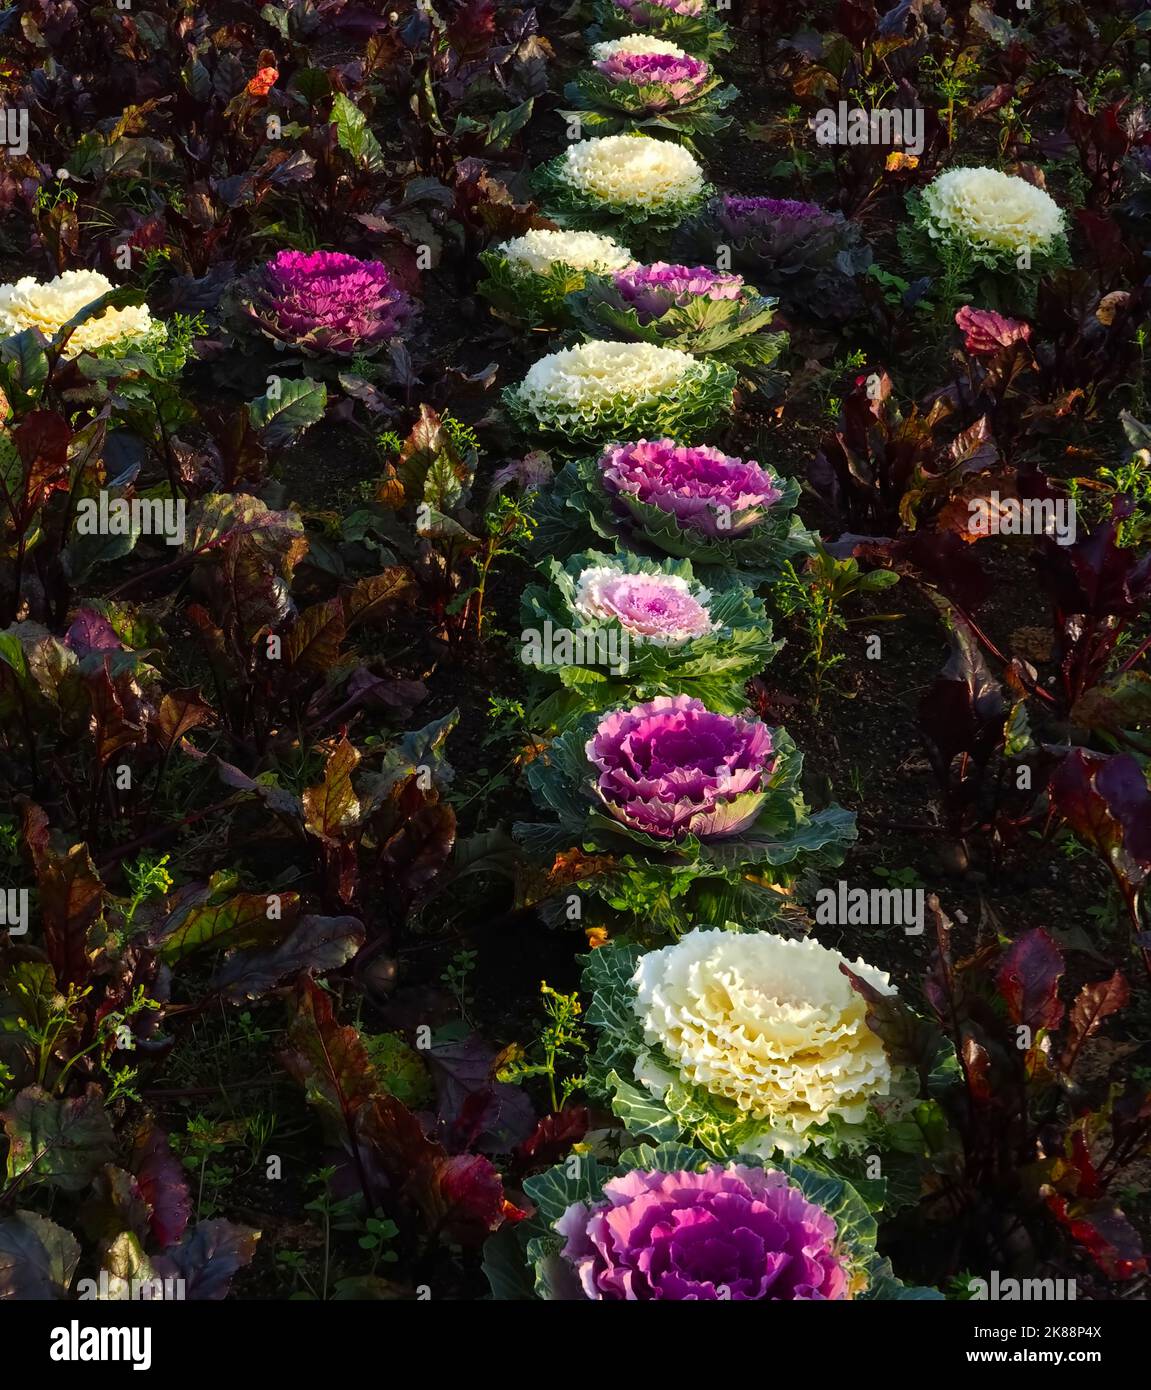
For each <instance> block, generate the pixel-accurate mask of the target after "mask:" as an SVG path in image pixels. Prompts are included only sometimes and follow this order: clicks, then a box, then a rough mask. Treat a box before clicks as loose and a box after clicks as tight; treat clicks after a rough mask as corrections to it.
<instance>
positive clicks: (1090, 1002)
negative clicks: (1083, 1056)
mask: <svg viewBox="0 0 1151 1390" xmlns="http://www.w3.org/2000/svg"><path fill="white" fill-rule="evenodd" d="M1130 997H1131V991H1130V988H1129V987H1128V984H1127V981H1126V979H1125V978H1124V976H1123V973H1122V971H1119V970H1116V972H1115V974H1114V975H1112V976H1111V977H1110V979H1107V980H1097V981H1096V982H1095V983H1094V984H1091V985H1084V986H1083V988H1082V989H1081V990H1080V991H1079V993H1078V995H1077V996H1076V998H1075V1003H1074V1004H1073V1005H1072V1006H1071V1022H1070V1028H1069V1030H1068V1034H1067V1045H1066V1047H1065V1048H1064V1051H1063V1058H1062V1061H1061V1062H1060V1065H1061V1066H1062V1068H1063V1070H1064V1071H1070V1070H1071V1068H1072V1067H1073V1066H1074V1065H1075V1062H1076V1060H1077V1058H1078V1056H1079V1052H1080V1049H1081V1048H1082V1046H1083V1044H1084V1043H1085V1042H1086V1041H1087V1039H1088V1038H1089V1037H1091V1035H1092V1034H1093V1033H1095V1032H1097V1031H1098V1029H1099V1026H1100V1024H1102V1022H1103V1020H1104V1019H1105V1018H1110V1016H1111V1015H1112V1014H1114V1013H1118V1011H1119V1010H1120V1009H1122V1008H1124V1007H1125V1006H1126V1004H1127V1001H1128V1000H1129V999H1130Z"/></svg>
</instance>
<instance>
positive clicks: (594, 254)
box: [495, 227, 635, 275]
mask: <svg viewBox="0 0 1151 1390" xmlns="http://www.w3.org/2000/svg"><path fill="white" fill-rule="evenodd" d="M495 249H496V250H497V251H498V252H499V253H500V254H501V255H503V256H506V257H507V259H508V260H509V261H510V262H511V263H512V264H513V265H520V266H524V267H526V268H527V269H528V270H531V271H533V272H534V273H535V274H536V275H543V274H545V273H546V272H547V271H548V270H550V269H551V267H552V266H553V265H567V266H571V268H572V269H573V270H591V271H609V270H624V269H626V268H627V267H629V266H633V265H634V264H635V258H634V257H633V256H632V254H631V252H630V251H629V250H628V249H627V247H626V246H621V245H620V244H619V242H618V241H613V240H612V238H611V237H609V236H601V235H600V234H599V233H598V232H562V231H560V232H556V231H549V230H548V229H547V228H545V227H539V228H533V229H532V230H531V231H527V232H525V233H524V234H523V236H518V237H513V238H512V240H511V241H505V242H502V243H501V244H500V245H499V246H497V247H496V248H495Z"/></svg>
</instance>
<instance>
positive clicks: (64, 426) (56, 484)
mask: <svg viewBox="0 0 1151 1390" xmlns="http://www.w3.org/2000/svg"><path fill="white" fill-rule="evenodd" d="M71 438H72V431H71V429H70V428H69V426H68V422H67V420H65V419H64V417H63V416H62V415H57V414H56V413H55V411H52V410H34V411H32V413H31V414H30V415H26V416H25V417H24V419H23V420H21V422H20V423H19V424H18V425H17V426H16V428H15V429H14V430H13V431H12V442H13V444H15V446H16V452H17V453H18V454H19V455H20V461H21V463H22V464H23V465H24V496H23V498H22V499H21V498H19V497H14V498H13V499H12V503H13V505H12V512H13V514H14V520H15V523H16V526H17V528H18V529H19V530H21V531H23V530H26V529H27V527H28V525H29V523H30V522H31V520H32V517H33V515H34V514H35V512H36V510H37V508H38V507H40V506H41V505H42V504H43V502H44V499H45V498H46V497H47V496H48V495H49V493H52V492H56V491H60V490H61V489H63V488H66V487H67V486H68V444H69V442H70V441H71ZM21 504H22V505H21Z"/></svg>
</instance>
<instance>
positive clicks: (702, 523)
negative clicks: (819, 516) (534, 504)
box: [535, 438, 815, 583]
mask: <svg viewBox="0 0 1151 1390" xmlns="http://www.w3.org/2000/svg"><path fill="white" fill-rule="evenodd" d="M798 500H799V485H798V484H797V483H796V482H795V481H794V480H793V479H783V478H780V477H779V476H778V475H777V474H775V473H773V472H772V471H771V470H770V469H768V468H765V467H764V466H763V465H761V464H759V463H758V462H757V461H756V460H755V459H745V458H739V457H736V456H734V455H730V454H725V453H723V451H722V450H720V449H716V448H713V447H712V446H710V445H706V444H696V445H689V444H681V443H677V442H676V441H675V440H674V439H670V438H663V439H656V438H651V439H646V438H641V439H634V442H632V443H629V444H609V445H608V446H607V448H606V449H604V451H603V452H602V453H601V454H600V455H599V456H598V457H589V458H584V459H581V460H577V461H575V462H573V463H570V464H568V465H567V466H566V467H565V468H564V469H562V470H561V472H560V474H559V475H558V477H557V478H556V481H555V484H554V486H553V487H552V489H551V491H550V492H549V493H548V494H547V495H546V496H545V498H544V499H543V500H542V501H541V504H540V506H539V508H538V511H537V519H538V523H539V524H538V528H537V532H536V536H535V544H536V545H537V546H538V547H539V548H540V550H541V551H542V552H546V551H548V550H549V549H552V548H554V547H555V546H557V545H559V544H561V543H562V540H563V537H564V536H565V535H566V536H568V537H569V538H570V537H571V535H572V533H573V531H576V532H579V531H587V532H589V533H590V534H592V535H594V536H599V537H602V538H607V539H612V540H615V541H616V542H617V543H619V544H621V545H626V546H627V547H628V548H629V549H636V550H641V551H645V552H646V551H651V552H654V553H657V554H663V555H672V556H675V557H677V558H679V559H686V560H690V561H691V562H692V565H693V567H694V568H695V570H696V571H697V573H705V575H706V576H710V574H711V572H712V571H713V570H723V571H724V572H738V573H739V574H740V576H741V578H742V579H743V580H744V582H748V583H750V582H753V581H754V582H757V583H758V582H760V581H763V580H769V579H771V578H774V577H777V576H778V575H779V574H780V572H781V570H782V569H783V567H784V565H785V563H786V562H787V561H789V560H790V559H791V558H792V557H793V556H796V555H801V554H809V553H811V552H812V551H813V550H814V547H815V538H814V537H813V536H812V535H811V533H810V532H809V531H807V530H806V529H805V528H804V527H803V525H802V524H801V522H800V521H799V518H798V517H797V516H796V515H795V510H794V509H795V504H796V502H797V501H798ZM709 582H710V578H709Z"/></svg>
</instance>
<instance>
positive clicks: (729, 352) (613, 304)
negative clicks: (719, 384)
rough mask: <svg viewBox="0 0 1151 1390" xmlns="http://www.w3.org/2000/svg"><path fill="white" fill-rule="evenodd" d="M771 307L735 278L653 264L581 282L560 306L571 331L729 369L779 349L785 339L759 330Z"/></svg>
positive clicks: (768, 359)
mask: <svg viewBox="0 0 1151 1390" xmlns="http://www.w3.org/2000/svg"><path fill="white" fill-rule="evenodd" d="M776 302H777V301H776V300H774V299H765V298H764V297H763V296H762V295H760V294H758V293H757V292H756V291H755V290H754V289H752V288H751V287H750V286H749V285H745V284H744V282H743V279H742V278H741V277H740V276H738V275H729V274H722V273H720V272H719V271H715V270H712V269H711V268H710V267H708V266H705V265H699V266H686V265H668V264H667V263H666V262H664V261H656V262H655V263H654V264H653V265H641V266H632V267H629V268H628V269H626V270H617V271H615V272H614V273H613V274H611V275H610V276H603V277H601V276H595V277H589V279H588V281H587V283H586V285H585V286H584V288H583V289H582V290H579V291H577V292H576V293H575V294H573V295H572V296H571V297H570V299H569V300H568V308H569V312H570V314H571V317H572V319H573V321H574V322H575V323H576V325H577V326H578V327H581V328H583V329H584V331H585V332H587V333H590V334H595V335H596V336H597V337H600V336H603V335H604V334H607V335H610V336H611V337H616V338H624V339H627V340H630V341H641V342H648V343H660V344H662V345H663V346H665V347H675V348H678V349H679V350H680V351H681V352H690V353H693V354H695V355H698V356H704V357H717V358H719V360H720V361H722V362H728V363H730V364H731V365H732V366H749V365H750V366H754V367H756V368H764V367H768V366H770V365H771V364H772V363H773V362H774V361H775V360H776V358H777V357H778V356H779V354H780V352H781V350H782V349H783V347H784V346H785V345H786V343H787V335H786V334H785V333H767V332H765V331H764V330H765V329H766V328H767V326H768V325H769V324H770V323H771V320H772V318H773V316H774V314H775V305H776Z"/></svg>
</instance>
